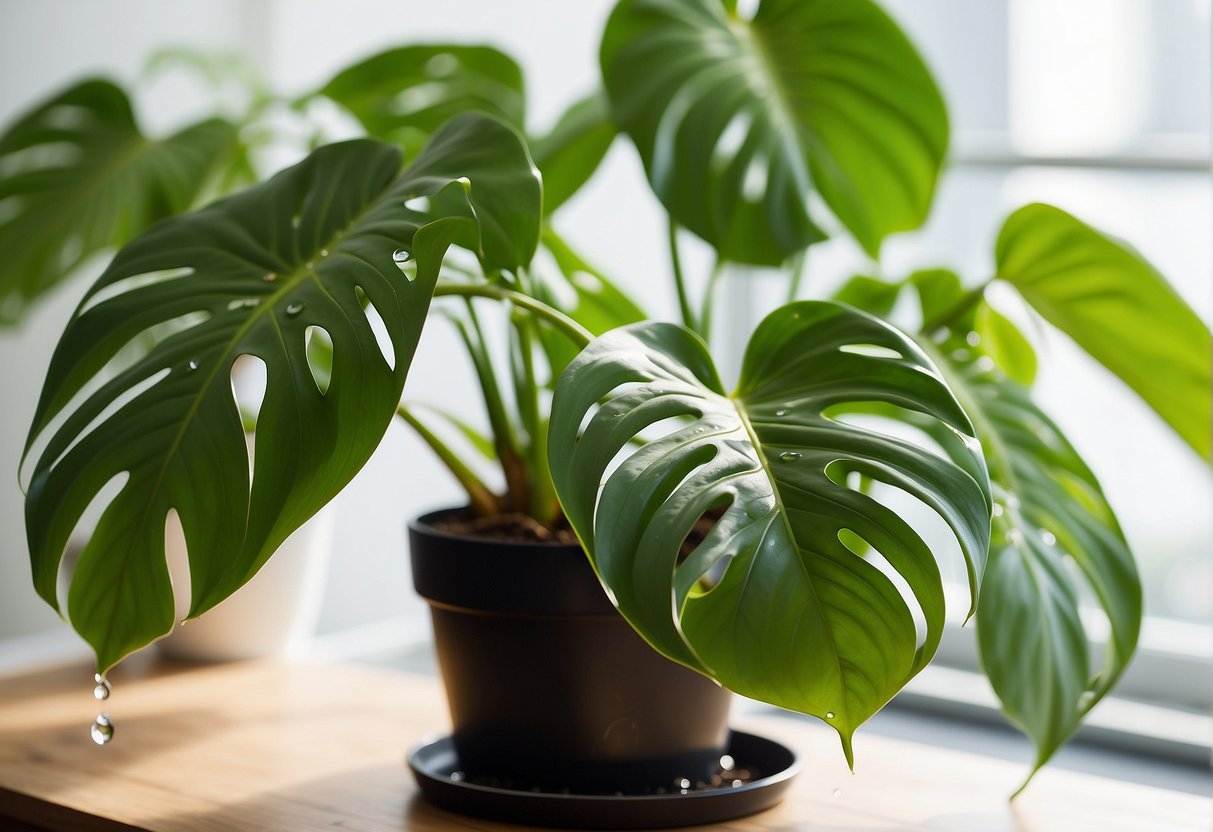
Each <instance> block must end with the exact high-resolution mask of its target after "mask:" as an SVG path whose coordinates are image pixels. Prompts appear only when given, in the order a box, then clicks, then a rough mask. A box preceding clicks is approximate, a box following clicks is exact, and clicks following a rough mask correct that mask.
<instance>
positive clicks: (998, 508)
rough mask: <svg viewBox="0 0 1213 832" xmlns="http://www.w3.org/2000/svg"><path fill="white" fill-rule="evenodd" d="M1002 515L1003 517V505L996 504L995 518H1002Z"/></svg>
mask: <svg viewBox="0 0 1213 832" xmlns="http://www.w3.org/2000/svg"><path fill="white" fill-rule="evenodd" d="M1002 515H1003V508H1002V503H995V504H994V516H995V517H1002Z"/></svg>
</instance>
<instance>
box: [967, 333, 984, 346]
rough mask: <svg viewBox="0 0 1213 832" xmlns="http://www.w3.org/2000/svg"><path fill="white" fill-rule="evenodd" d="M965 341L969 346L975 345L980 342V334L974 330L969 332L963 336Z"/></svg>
mask: <svg viewBox="0 0 1213 832" xmlns="http://www.w3.org/2000/svg"><path fill="white" fill-rule="evenodd" d="M965 343H966V344H968V345H969V346H970V347H975V346H977V345H978V344H980V343H981V336H980V335H978V334H977V333H976V332H970V333H969V334H968V335H966V336H965Z"/></svg>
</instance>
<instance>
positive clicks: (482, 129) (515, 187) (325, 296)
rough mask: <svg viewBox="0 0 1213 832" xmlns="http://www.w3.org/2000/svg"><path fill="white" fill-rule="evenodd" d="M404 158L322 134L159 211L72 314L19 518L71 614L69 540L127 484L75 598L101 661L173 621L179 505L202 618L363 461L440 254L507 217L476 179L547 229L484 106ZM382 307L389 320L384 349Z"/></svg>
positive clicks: (38, 580) (383, 421) (48, 582)
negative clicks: (243, 366) (140, 341)
mask: <svg viewBox="0 0 1213 832" xmlns="http://www.w3.org/2000/svg"><path fill="white" fill-rule="evenodd" d="M400 165H401V154H400V151H399V149H397V148H395V147H393V146H390V145H386V144H380V143H378V142H372V141H368V140H359V141H352V142H346V143H342V144H337V145H330V146H328V147H324V148H321V149H320V150H317V151H316V152H315V153H313V154H312V155H311V156H310V157H308V158H307V159H306V160H305V161H303V162H301V163H300V164H298V165H296V166H294V167H292V168H289V169H287V170H285V171H283V172H282V173H280V174H278V175H277V176H275V177H273V178H272V179H270V180H269V181H267V182H265V183H264V184H261V185H259V186H256V187H254V188H251V189H249V190H247V191H244V192H242V193H240V194H237V195H235V196H232V197H229V198H227V199H225V200H222V201H220V202H217V203H215V204H213V205H211V206H208V207H207V208H204V209H202V210H200V211H197V212H195V213H192V214H188V215H184V216H181V217H177V218H173V219H171V220H169V221H166V222H164V223H161V224H160V225H158V226H156V227H155V228H154V229H152V230H151V231H149V232H147V233H146V234H144V235H143V236H141V237H139V238H138V239H136V240H135V241H133V242H132V243H131V244H129V245H128V246H127V247H126V248H125V249H123V250H122V252H120V253H119V255H118V256H117V257H116V258H115V259H114V262H113V263H112V264H111V266H110V268H109V269H108V270H107V271H106V272H105V274H104V275H102V277H101V279H100V280H99V281H98V282H97V284H96V285H95V286H94V287H93V288H92V290H91V291H90V292H89V294H88V295H87V296H86V297H85V299H84V301H83V303H82V305H81V307H80V309H79V310H78V311H77V313H76V315H75V316H74V318H73V319H72V321H71V322H70V323H69V325H68V327H67V330H66V332H65V333H64V335H63V337H62V339H61V341H60V343H59V345H58V347H57V349H56V352H55V356H54V359H53V361H52V364H51V367H50V370H49V372H48V375H47V381H46V384H45V387H44V389H43V393H42V398H41V401H40V402H39V405H38V410H37V414H36V417H35V421H34V424H33V427H32V428H31V436H30V442H31V443H34V440H35V439H37V440H38V441H37V444H38V445H42V444H43V443H44V444H45V447H43V448H42V449H41V450H40V451H39V453H38V455H37V457H36V458H37V463H36V465H35V466H34V468H33V471H32V479H31V483H30V487H29V492H28V495H27V500H26V522H27V532H28V538H29V546H30V553H31V558H32V566H33V573H34V581H35V585H36V587H37V589H38V591H39V593H40V594H41V595H42V597H43V598H44V599H45V600H46V601H47V602H48V603H50V604H52V605H54V606H56V607H57V601H56V577H57V572H58V568H59V562H60V557H61V553H62V551H63V548H64V545H65V543H66V542H67V539H68V535H69V534H70V533H71V531H72V529H73V527H74V526H75V525H76V523H77V522H78V520H79V518H80V516H81V513H82V512H83V511H84V509H85V507H86V506H87V505H89V504H90V503H91V502H93V501H94V500H96V499H97V497H98V494H99V493H100V492H102V491H103V489H105V487H106V486H107V484H109V483H115V484H118V485H119V486H120V487H119V489H118V490H117V492H116V494H113V495H112V496H111V497H110V498H109V502H108V504H106V505H105V506H104V512H103V513H102V515H101V519H100V522H99V524H98V526H97V529H96V531H95V532H94V533H93V535H92V537H91V539H90V541H89V543H88V545H87V546H86V547H85V549H84V551H83V553H82V555H81V557H80V561H79V564H78V565H77V566H76V570H75V573H74V575H73V577H72V582H71V588H70V591H69V594H68V613H69V616H70V618H71V621H72V624H73V626H74V627H75V628H76V629H77V631H78V632H80V633H81V635H83V636H84V637H85V639H86V640H87V641H88V642H89V643H90V644H91V645H92V646H93V647H94V649H95V650H96V652H97V659H98V666H99V668H100V669H102V670H104V669H105V668H107V667H109V666H110V665H112V664H113V663H114V662H116V661H117V660H118V659H120V658H121V657H122V656H124V655H125V654H127V653H129V652H130V651H132V650H134V649H136V648H138V647H140V646H142V645H144V644H147V643H148V642H150V641H152V640H153V639H155V638H157V637H159V636H161V635H163V634H164V633H167V632H168V630H169V629H170V628H171V626H172V624H173V620H172V618H173V596H172V592H171V589H170V587H169V579H168V572H167V569H166V567H165V556H164V529H165V520H166V515H167V514H168V512H169V511H170V510H175V511H176V512H177V513H178V514H179V516H180V518H181V524H182V526H183V528H184V531H185V538H186V541H187V544H188V549H189V555H190V578H191V585H192V598H191V609H190V615H191V616H195V615H199V614H201V613H202V612H205V611H206V610H207V609H209V608H210V607H212V606H214V605H215V604H216V603H218V602H219V601H221V600H223V599H224V598H225V597H227V596H228V595H229V594H231V593H232V592H233V591H235V590H236V589H237V588H239V587H240V586H241V585H242V584H243V583H244V582H245V581H246V580H248V578H250V577H251V576H252V575H253V574H254V573H255V572H256V571H257V569H258V568H259V567H260V565H261V564H262V563H263V562H264V561H265V560H266V559H267V558H268V557H269V556H270V555H271V554H272V553H273V551H274V550H275V549H276V548H277V546H278V545H279V544H280V543H281V542H282V541H283V540H285V539H286V537H287V536H288V535H289V534H290V533H291V532H292V531H293V530H294V529H296V528H297V527H298V526H300V525H301V524H302V523H303V522H304V521H305V520H307V519H308V517H310V516H311V515H312V514H313V513H315V512H316V511H317V510H318V509H319V508H320V507H321V506H323V505H324V504H325V503H326V502H328V501H329V500H330V499H332V497H333V496H334V495H336V493H337V492H338V491H340V490H341V488H342V487H343V486H344V485H345V484H346V483H347V482H348V481H349V480H350V478H351V477H353V475H354V474H355V473H356V472H357V471H358V470H359V469H360V468H361V467H362V465H363V463H364V462H365V461H366V459H367V458H368V457H369V455H370V454H371V452H372V451H373V450H374V449H375V447H376V446H377V445H378V442H379V440H380V438H381V437H382V435H383V432H384V430H385V429H386V427H387V425H388V423H389V421H390V420H391V417H392V414H393V412H394V411H395V408H396V405H397V403H398V402H399V398H400V392H401V389H402V387H403V384H404V379H405V373H406V371H407V369H408V366H409V362H410V360H411V358H412V355H413V351H414V349H415V347H416V344H417V339H418V337H419V336H420V332H421V326H422V323H423V322H424V320H425V316H426V311H427V308H428V305H429V301H430V297H431V293H432V292H433V289H434V285H435V282H436V281H437V277H438V271H439V267H440V265H441V261H442V257H443V254H444V252H445V250H446V248H447V246H448V245H449V244H450V243H451V241H452V240H453V239H455V238H457V237H458V238H460V239H464V238H466V237H467V236H468V235H469V233H471V234H473V235H474V232H475V229H476V228H485V227H489V226H493V227H495V228H498V229H500V228H502V227H504V226H505V225H507V224H508V223H506V222H505V220H504V219H503V218H502V217H501V216H498V215H494V214H493V213H491V210H490V208H491V207H494V206H499V205H501V203H500V202H499V201H497V200H494V199H492V198H489V197H488V195H486V194H483V193H481V191H480V189H481V188H482V184H481V183H482V182H483V181H486V180H487V181H489V182H492V183H494V184H495V185H502V184H508V185H510V187H508V188H507V189H506V192H507V193H510V194H512V195H513V198H514V199H515V200H518V201H519V203H520V204H518V205H514V206H512V208H513V209H516V212H517V214H518V215H522V214H525V213H527V212H529V213H530V215H531V216H532V217H533V222H534V223H535V228H534V229H532V232H531V233H532V234H537V233H538V231H537V225H538V214H539V202H538V197H537V195H536V192H535V191H534V189H533V186H536V187H537V183H536V181H535V176H534V168H533V166H532V165H531V164H530V160H529V157H528V156H527V153H526V149H525V147H524V146H523V145H522V143H521V142H520V141H519V139H518V138H517V135H516V134H515V133H514V132H513V131H512V130H511V129H510V128H508V127H506V126H505V125H502V124H500V123H499V122H497V121H495V120H493V119H491V118H489V117H487V116H482V115H468V116H464V117H461V118H459V119H456V120H455V121H453V122H452V123H451V124H449V125H448V126H447V127H445V128H443V129H442V130H440V131H439V132H438V133H437V134H436V135H435V136H434V138H433V140H432V141H431V143H430V144H429V145H428V146H427V148H426V150H425V151H424V152H423V153H422V154H421V155H420V156H419V157H418V158H417V159H416V160H415V161H414V162H413V164H412V165H410V166H409V167H408V168H406V169H405V170H404V172H403V173H402V172H401V170H400ZM443 194H445V196H446V198H445V199H439V198H438V197H439V196H442V195H443ZM419 195H429V196H431V197H434V198H435V199H434V201H435V203H436V204H442V205H455V204H456V203H461V205H462V209H461V210H459V211H456V212H454V213H453V214H452V215H449V216H445V217H443V216H435V215H433V214H431V215H424V214H419V213H418V212H417V211H414V210H411V209H410V208H409V207H407V206H406V202H407V201H408V200H410V199H412V198H414V197H416V196H419ZM473 216H474V217H475V219H474V220H473V219H471V217H473ZM483 239H484V240H485V241H486V244H485V248H489V246H488V242H487V241H488V240H489V239H491V238H490V237H489V236H488V235H483ZM494 256H495V257H507V256H508V252H500V251H495V252H494ZM402 261H404V262H402ZM414 263H415V268H414V267H413V266H414ZM514 265H515V266H517V265H522V264H519V263H515V264H514ZM372 316H374V317H378V318H379V319H380V320H381V321H382V323H383V325H384V329H385V331H386V335H387V338H388V342H389V343H388V344H386V345H385V346H384V347H383V348H381V345H380V343H379V341H378V340H377V338H376V335H375V332H374V329H373V328H372V323H371V317H372ZM156 327H159V328H165V327H169V332H170V334H169V335H168V336H167V337H164V338H163V339H162V340H160V342H159V343H158V344H157V345H156V346H155V347H154V348H153V349H152V350H151V351H150V352H148V353H146V354H144V355H142V356H140V357H138V358H137V359H136V360H134V361H133V362H127V365H126V366H117V367H115V366H113V365H112V364H111V359H113V358H114V357H115V356H116V355H118V354H119V351H120V350H122V349H123V348H124V347H126V346H127V345H128V344H129V343H130V342H131V341H132V340H134V339H137V338H138V337H140V336H141V335H143V334H146V333H147V332H148V331H149V330H152V329H153V328H156ZM311 328H318V330H317V331H321V332H322V333H323V334H324V335H325V336H327V340H329V341H331V343H332V350H331V378H327V379H325V382H326V383H325V384H324V385H321V384H320V379H319V378H318V377H315V376H314V375H313V372H312V369H311V368H310V367H309V363H308V355H307V352H306V343H307V341H308V340H309V339H308V331H309V329H311ZM246 355H248V356H255V357H256V358H258V359H260V360H261V361H262V362H264V364H265V369H266V376H267V385H266V389H265V394H264V399H263V401H262V404H261V407H260V413H259V416H258V420H257V433H256V458H255V463H254V465H253V470H252V478H251V483H250V462H249V458H248V454H247V451H246V447H245V438H244V433H243V430H242V429H241V423H240V418H239V414H238V410H237V403H236V401H235V399H234V397H233V391H232V381H231V377H232V368H233V364H234V362H235V361H236V360H237V359H238V358H239V357H241V356H246ZM107 365H109V366H107ZM322 386H323V387H326V388H327V389H324V390H322V389H321V388H322ZM82 391H83V392H82ZM30 450H31V449H30V447H27V455H28V454H29V453H30Z"/></svg>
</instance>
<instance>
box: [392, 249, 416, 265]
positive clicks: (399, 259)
mask: <svg viewBox="0 0 1213 832" xmlns="http://www.w3.org/2000/svg"><path fill="white" fill-rule="evenodd" d="M412 259H413V255H412V252H409V251H406V250H405V249H402V248H398V249H396V251H394V252H393V253H392V262H394V263H407V262H409V261H410V260H412Z"/></svg>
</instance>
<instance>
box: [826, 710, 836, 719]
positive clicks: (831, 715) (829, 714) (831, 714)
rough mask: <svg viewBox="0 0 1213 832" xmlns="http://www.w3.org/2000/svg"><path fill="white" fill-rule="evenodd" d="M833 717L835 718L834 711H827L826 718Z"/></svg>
mask: <svg viewBox="0 0 1213 832" xmlns="http://www.w3.org/2000/svg"><path fill="white" fill-rule="evenodd" d="M833 718H834V712H833V711H826V719H833Z"/></svg>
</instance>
